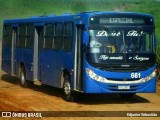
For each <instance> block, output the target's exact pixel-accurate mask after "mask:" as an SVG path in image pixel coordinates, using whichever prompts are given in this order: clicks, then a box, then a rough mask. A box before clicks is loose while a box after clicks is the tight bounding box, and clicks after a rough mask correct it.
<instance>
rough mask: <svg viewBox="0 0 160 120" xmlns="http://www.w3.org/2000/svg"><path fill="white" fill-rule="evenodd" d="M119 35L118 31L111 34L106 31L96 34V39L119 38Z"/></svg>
mask: <svg viewBox="0 0 160 120" xmlns="http://www.w3.org/2000/svg"><path fill="white" fill-rule="evenodd" d="M120 35H121V32H120V31H118V32H111V33H108V32H107V31H104V30H103V31H98V32H97V34H96V36H98V37H102V36H104V37H108V36H113V37H114V36H120Z"/></svg>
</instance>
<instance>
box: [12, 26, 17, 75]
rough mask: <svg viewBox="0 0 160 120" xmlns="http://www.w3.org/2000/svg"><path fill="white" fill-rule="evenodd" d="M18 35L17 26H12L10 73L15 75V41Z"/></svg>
mask: <svg viewBox="0 0 160 120" xmlns="http://www.w3.org/2000/svg"><path fill="white" fill-rule="evenodd" d="M17 35H18V26H12V42H11V46H12V47H11V75H15V74H16V71H17V69H16V68H17V67H16V66H17V60H16V56H15V53H16V52H15V45H16V44H15V43H16V40H17Z"/></svg>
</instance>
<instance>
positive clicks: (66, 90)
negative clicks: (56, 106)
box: [64, 82, 71, 95]
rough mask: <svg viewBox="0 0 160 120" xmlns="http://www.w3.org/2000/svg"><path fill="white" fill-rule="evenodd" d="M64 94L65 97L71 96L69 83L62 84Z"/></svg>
mask: <svg viewBox="0 0 160 120" xmlns="http://www.w3.org/2000/svg"><path fill="white" fill-rule="evenodd" d="M64 93H65V94H66V95H70V94H71V86H70V83H69V82H65V84H64Z"/></svg>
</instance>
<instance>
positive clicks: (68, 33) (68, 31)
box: [64, 23, 73, 51]
mask: <svg viewBox="0 0 160 120" xmlns="http://www.w3.org/2000/svg"><path fill="white" fill-rule="evenodd" d="M72 40H73V23H66V24H65V36H64V50H66V51H72Z"/></svg>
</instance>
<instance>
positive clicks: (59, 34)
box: [54, 23, 63, 50]
mask: <svg viewBox="0 0 160 120" xmlns="http://www.w3.org/2000/svg"><path fill="white" fill-rule="evenodd" d="M62 43H63V24H62V23H57V24H56V25H55V36H54V49H55V50H60V49H62Z"/></svg>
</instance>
